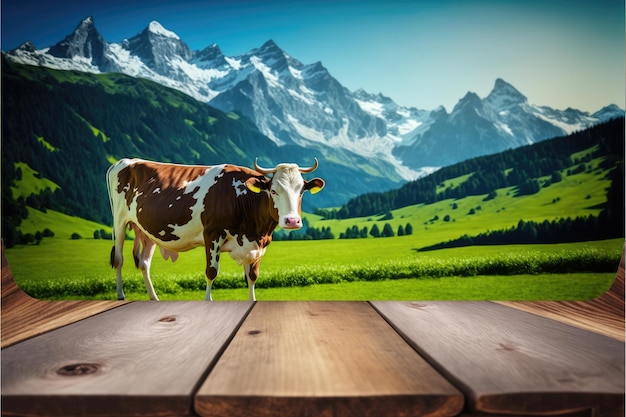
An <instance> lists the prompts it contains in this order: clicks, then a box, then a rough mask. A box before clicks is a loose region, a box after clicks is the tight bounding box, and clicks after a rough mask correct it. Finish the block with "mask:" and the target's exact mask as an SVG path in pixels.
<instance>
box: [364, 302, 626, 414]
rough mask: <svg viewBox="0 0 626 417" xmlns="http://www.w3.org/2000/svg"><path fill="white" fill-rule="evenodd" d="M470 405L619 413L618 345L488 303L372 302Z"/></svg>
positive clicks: (621, 399) (491, 409) (621, 366)
mask: <svg viewBox="0 0 626 417" xmlns="http://www.w3.org/2000/svg"><path fill="white" fill-rule="evenodd" d="M373 305H374V307H375V308H376V309H377V310H378V311H379V312H380V313H381V314H382V315H383V316H384V317H385V318H386V319H387V320H388V321H389V322H390V323H391V324H392V326H393V327H395V328H396V329H397V330H398V331H399V332H400V333H401V334H402V335H404V337H405V338H406V339H407V340H408V341H409V342H410V343H411V344H412V345H413V346H414V347H415V348H416V350H418V351H419V352H420V353H422V354H423V355H424V356H425V357H427V358H428V359H429V361H430V362H431V364H433V366H435V367H436V368H437V369H438V370H439V371H440V372H442V373H443V374H444V375H447V376H448V377H449V378H450V379H451V380H453V381H455V382H456V385H457V386H458V387H460V388H461V389H462V390H463V391H464V393H465V395H466V401H467V402H468V404H469V406H470V407H471V409H472V410H473V411H475V412H476V411H479V412H487V413H502V414H519V415H529V414H539V415H541V414H556V413H566V412H568V413H575V412H581V411H584V410H591V409H593V411H594V413H595V414H593V415H594V416H616V415H622V416H623V415H624V343H623V342H620V341H617V340H615V339H612V338H609V337H605V336H602V335H599V334H596V333H592V332H588V331H585V330H582V329H579V328H576V327H572V326H569V325H566V324H563V323H560V322H557V321H554V320H550V319H547V318H544V317H540V316H536V315H533V314H529V313H526V312H523V311H519V310H515V309H512V308H509V307H505V306H502V305H498V304H495V303H488V302H375V303H373Z"/></svg>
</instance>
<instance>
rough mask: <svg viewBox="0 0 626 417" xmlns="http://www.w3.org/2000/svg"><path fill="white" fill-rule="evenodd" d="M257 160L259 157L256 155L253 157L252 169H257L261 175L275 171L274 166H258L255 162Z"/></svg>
mask: <svg viewBox="0 0 626 417" xmlns="http://www.w3.org/2000/svg"><path fill="white" fill-rule="evenodd" d="M258 160H259V158H258V157H257V158H255V159H254V169H256V170H257V171H259V172H260V173H261V174H263V175H267V174H273V173H275V172H276V168H270V169H267V168H262V167H260V166H259V165H258V164H257V161H258Z"/></svg>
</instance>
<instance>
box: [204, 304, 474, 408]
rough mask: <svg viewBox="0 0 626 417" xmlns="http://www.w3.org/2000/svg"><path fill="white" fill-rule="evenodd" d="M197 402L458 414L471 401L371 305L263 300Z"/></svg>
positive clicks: (213, 405) (225, 405) (226, 405)
mask: <svg viewBox="0 0 626 417" xmlns="http://www.w3.org/2000/svg"><path fill="white" fill-rule="evenodd" d="M195 405H196V412H197V413H198V414H200V415H204V416H250V415H255V416H276V415H280V416H301V415H309V416H344V415H346V416H348V415H349V416H353V415H358V416H380V415H402V416H417V415H429V416H452V415H456V414H458V413H459V412H460V411H461V409H462V407H463V397H462V395H461V393H460V392H459V391H457V390H456V389H455V388H454V387H453V386H451V385H450V384H449V383H448V382H447V381H446V380H445V379H443V378H442V377H441V375H439V374H438V373H437V372H435V371H434V370H433V369H432V368H431V367H430V366H429V365H428V364H427V363H426V362H425V361H424V360H423V359H422V358H421V357H420V356H419V355H418V354H417V353H416V352H415V351H414V350H413V349H411V348H410V346H408V345H407V343H406V342H405V341H403V340H402V338H401V337H400V336H399V335H398V334H397V333H396V332H395V331H394V330H393V329H392V328H391V327H390V326H389V325H388V324H387V323H386V322H385V321H384V320H383V319H382V318H381V317H380V316H379V315H378V314H377V313H376V312H375V311H374V310H373V309H372V308H371V306H370V305H368V304H367V303H363V302H333V303H326V302H264V303H257V304H256V305H255V307H254V309H253V310H252V312H251V313H250V315H249V316H248V318H247V319H246V321H245V322H244V324H243V325H242V327H241V329H240V330H239V332H238V333H237V335H236V336H235V337H234V339H233V341H232V342H231V344H230V345H229V346H228V348H227V349H226V351H225V352H224V354H223V355H222V357H221V359H220V361H219V362H218V363H217V365H216V366H215V368H214V369H213V371H212V372H211V374H210V375H209V376H208V378H207V379H206V381H205V382H204V383H203V384H202V386H201V387H200V390H199V391H198V394H197V395H196V399H195Z"/></svg>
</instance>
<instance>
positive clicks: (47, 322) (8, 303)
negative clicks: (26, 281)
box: [0, 246, 124, 348]
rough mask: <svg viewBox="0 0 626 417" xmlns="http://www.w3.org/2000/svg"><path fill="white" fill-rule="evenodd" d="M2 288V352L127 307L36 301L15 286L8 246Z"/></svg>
mask: <svg viewBox="0 0 626 417" xmlns="http://www.w3.org/2000/svg"><path fill="white" fill-rule="evenodd" d="M112 279H113V277H112ZM1 288H2V307H1V311H0V319H1V326H2V342H1V344H0V346H1V347H2V348H4V347H7V346H10V345H12V344H14V343H17V342H19V341H21V340H25V339H28V338H30V337H33V336H36V335H38V334H41V333H44V332H47V331H49V330H52V329H56V328H58V327H61V326H65V325H66V324H70V323H74V322H76V321H78V320H82V319H84V318H85V317H89V316H92V315H94V314H97V313H100V312H102V311H106V310H109V309H111V308H115V307H119V306H121V305H123V304H124V302H123V301H40V300H36V299H34V298H32V297H30V296H29V295H28V294H26V293H25V292H24V291H22V290H21V289H20V288H19V287H18V286H17V284H16V283H15V280H14V279H13V274H12V273H11V269H10V268H9V264H8V262H7V259H6V256H5V254H4V246H3V247H2V287H1Z"/></svg>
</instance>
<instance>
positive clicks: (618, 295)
mask: <svg viewBox="0 0 626 417" xmlns="http://www.w3.org/2000/svg"><path fill="white" fill-rule="evenodd" d="M624 285H625V283H624V253H623V252H622V260H621V262H620V265H619V269H618V271H617V275H616V277H615V280H614V281H613V284H612V285H611V287H610V288H609V290H608V291H607V292H605V293H604V294H602V295H601V296H600V297H598V298H594V299H592V300H585V301H537V302H532V301H524V302H501V304H504V305H507V306H509V307H514V308H517V309H519V310H523V311H528V312H530V313H534V314H538V315H541V316H544V317H548V318H551V319H553V320H558V321H561V322H564V323H567V324H570V325H572V326H577V327H580V328H583V329H586V330H590V331H592V332H596V333H600V334H604V335H606V336H610V337H613V338H615V339H617V340H621V341H622V342H623V341H624V339H625V338H624V328H625V327H624V326H625V323H624V317H625V314H624Z"/></svg>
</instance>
